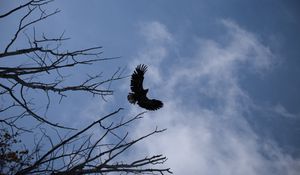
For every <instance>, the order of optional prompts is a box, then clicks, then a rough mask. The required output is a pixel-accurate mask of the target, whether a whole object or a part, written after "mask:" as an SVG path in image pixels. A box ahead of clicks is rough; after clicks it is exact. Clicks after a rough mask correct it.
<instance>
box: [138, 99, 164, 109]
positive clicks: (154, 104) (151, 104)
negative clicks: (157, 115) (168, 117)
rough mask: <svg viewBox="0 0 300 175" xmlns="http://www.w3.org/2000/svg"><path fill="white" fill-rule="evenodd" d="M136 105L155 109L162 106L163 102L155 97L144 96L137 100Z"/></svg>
mask: <svg viewBox="0 0 300 175" xmlns="http://www.w3.org/2000/svg"><path fill="white" fill-rule="evenodd" d="M138 105H139V106H140V107H142V108H145V109H148V110H151V111H154V110H157V109H159V108H161V107H163V103H162V102H161V101H159V100H156V99H151V100H150V99H148V98H144V99H141V100H140V101H138Z"/></svg>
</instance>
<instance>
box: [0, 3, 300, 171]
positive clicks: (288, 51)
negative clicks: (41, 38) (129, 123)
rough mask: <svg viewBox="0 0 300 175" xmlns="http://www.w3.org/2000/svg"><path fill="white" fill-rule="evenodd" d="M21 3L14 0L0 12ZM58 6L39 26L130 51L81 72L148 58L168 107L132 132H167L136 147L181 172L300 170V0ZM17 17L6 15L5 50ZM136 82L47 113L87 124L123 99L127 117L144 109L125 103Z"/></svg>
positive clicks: (151, 83)
mask: <svg viewBox="0 0 300 175" xmlns="http://www.w3.org/2000/svg"><path fill="white" fill-rule="evenodd" d="M1 3H3V2H1ZM1 6H2V5H1ZM12 6H14V4H13V3H11V2H8V1H5V3H3V6H2V8H1V7H0V10H1V12H2V11H6V10H5V9H7V8H9V7H12ZM52 8H53V9H55V8H59V9H60V10H61V13H59V14H58V15H56V16H54V17H52V18H49V19H48V20H47V21H45V22H42V23H40V24H39V25H38V26H37V30H38V31H42V32H45V33H47V34H49V35H53V36H54V35H58V34H60V33H61V32H63V31H66V36H69V37H71V40H70V41H68V42H67V43H66V48H70V49H74V48H82V47H89V46H96V45H101V46H104V49H103V51H104V54H103V57H114V56H121V58H120V59H118V60H114V61H111V62H106V63H101V64H97V65H94V66H92V67H85V68H83V69H82V70H81V71H84V72H89V73H90V72H98V71H103V72H104V73H105V75H107V76H109V75H111V74H112V73H113V72H114V71H115V70H117V68H118V67H122V68H125V74H126V75H127V74H128V75H129V74H131V72H132V70H133V69H134V68H135V66H136V65H137V64H140V63H144V64H147V65H148V66H149V70H148V72H147V74H146V77H145V84H144V85H145V86H146V87H149V89H150V92H149V93H150V94H149V95H150V96H151V97H154V98H155V97H157V98H159V99H161V100H162V101H163V102H164V104H165V106H164V108H162V109H161V110H158V111H155V112H148V113H146V114H145V118H144V120H142V121H141V122H140V123H139V124H138V125H136V126H135V127H133V128H130V130H131V132H132V133H133V135H136V136H138V135H141V134H144V133H146V132H147V131H149V130H152V129H153V128H155V126H159V127H161V128H168V130H167V131H166V132H165V133H163V134H161V135H160V136H157V137H153V138H151V139H150V140H148V141H146V142H144V143H142V144H140V145H138V146H137V147H136V149H137V152H140V153H149V154H150V153H163V154H165V155H166V156H167V157H168V161H167V162H166V165H167V166H169V167H171V168H172V170H173V171H174V173H175V174H180V175H181V174H182V175H183V174H190V175H198V174H225V175H227V174H245V175H248V174H249V175H252V174H289V175H294V174H297V172H299V171H300V159H299V156H300V150H299V148H300V139H299V134H300V93H299V92H298V91H299V89H300V78H299V75H300V69H299V66H300V60H299V57H300V35H299V31H300V23H299V22H298V21H299V17H300V11H299V8H300V3H299V2H298V1H296V0H295V1H292V0H290V1H284V0H276V1H275V0H251V1H246V0H228V1H222V0H201V1H196V0H195V1H193V0H189V1H174V0H173V1H171V0H161V1H158V0H153V1H146V0H134V1H116V0H111V1H96V0H94V1H79V0H77V1H72V3H70V1H66V0H62V1H56V2H54V3H52V4H50V6H49V10H51V9H52ZM14 21H15V20H13V19H9V20H8V21H4V22H1V23H0V28H1V30H2V31H5V32H1V34H0V36H1V38H3V39H2V40H1V41H0V44H1V48H2V47H3V44H4V43H7V41H9V38H10V37H9V35H4V33H10V32H13V31H14V30H12V29H13V28H14ZM5 22H6V23H5ZM19 43H20V46H22V44H24V43H25V42H24V41H19ZM17 47H18V46H15V48H17ZM81 71H80V72H70V73H72V74H73V75H79V76H80V74H81V73H82V72H81ZM129 83H130V81H129V79H123V80H120V81H119V82H116V83H113V85H112V88H113V89H114V90H115V95H114V96H112V97H110V98H108V102H103V101H102V100H99V98H91V97H87V96H84V95H76V94H71V95H70V96H69V98H68V99H67V100H65V101H64V102H63V103H62V104H60V105H56V104H53V107H52V108H51V109H50V110H49V112H48V115H49V116H53V119H52V120H53V121H60V122H61V123H70V121H72V126H76V127H80V126H81V125H82V124H83V123H89V122H91V121H93V120H94V119H95V117H96V116H99V114H106V113H108V112H110V111H112V110H114V109H116V108H118V107H124V108H125V112H124V113H125V114H128V115H133V114H137V113H139V112H142V111H143V110H142V109H140V108H138V107H137V106H133V105H130V104H128V102H127V101H126V96H127V93H128V91H129ZM58 109H59V111H60V113H59V114H60V115H59V116H57V112H56V111H57V110H58ZM55 116H57V117H55ZM74 118H76V120H74Z"/></svg>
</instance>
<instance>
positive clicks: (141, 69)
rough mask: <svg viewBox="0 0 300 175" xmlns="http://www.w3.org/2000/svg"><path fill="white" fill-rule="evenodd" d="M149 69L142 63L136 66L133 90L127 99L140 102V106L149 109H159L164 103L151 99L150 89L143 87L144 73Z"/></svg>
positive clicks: (132, 76) (132, 82) (131, 101)
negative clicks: (148, 94)
mask: <svg viewBox="0 0 300 175" xmlns="http://www.w3.org/2000/svg"><path fill="white" fill-rule="evenodd" d="M146 71H147V66H146V65H144V64H140V65H138V66H137V67H136V68H135V71H134V72H133V74H132V75H131V84H130V88H131V91H132V92H129V94H128V96H127V99H128V101H129V102H130V103H131V104H136V103H137V104H138V105H139V106H140V107H142V108H145V109H147V110H151V111H154V110H157V109H159V108H161V107H163V103H162V102H161V101H159V100H156V99H149V98H148V97H147V93H148V90H149V89H144V88H143V81H144V75H145V73H146Z"/></svg>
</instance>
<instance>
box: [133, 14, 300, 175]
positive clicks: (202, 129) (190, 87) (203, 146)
mask: <svg viewBox="0 0 300 175" xmlns="http://www.w3.org/2000/svg"><path fill="white" fill-rule="evenodd" d="M221 23H222V24H223V26H224V27H225V30H226V31H227V33H224V34H225V35H227V36H228V37H227V38H228V41H227V44H226V45H222V44H220V43H218V42H216V41H214V40H203V39H199V42H198V47H197V48H198V51H197V52H196V54H195V55H194V56H193V57H191V58H187V59H185V60H184V61H186V60H188V61H186V62H180V64H178V63H176V64H174V62H175V61H174V60H173V59H174V58H172V60H168V54H167V53H168V52H169V50H168V47H169V45H172V43H174V42H175V41H174V39H173V38H174V37H173V36H172V34H171V33H169V32H168V31H167V28H166V27H165V26H164V25H163V24H161V23H159V22H152V23H149V25H145V26H144V27H143V28H142V30H143V31H147V32H144V36H145V38H146V40H147V42H148V44H147V45H146V46H145V47H146V48H144V49H143V50H142V51H141V52H140V53H139V54H138V55H139V57H137V58H136V59H135V62H142V63H146V64H150V65H151V67H150V68H149V69H150V70H152V71H153V70H154V71H155V73H153V72H152V73H151V72H150V71H149V72H150V74H147V75H146V76H147V77H146V81H147V82H149V83H150V85H151V84H157V83H158V82H162V81H163V83H161V84H164V86H163V87H162V88H160V89H155V91H158V92H157V93H158V94H163V96H161V97H160V98H163V101H164V103H165V106H164V108H162V109H160V110H159V111H155V112H149V113H147V114H146V115H145V119H144V120H142V121H141V122H140V123H139V125H137V126H135V128H134V129H133V130H134V133H135V134H136V135H142V134H144V133H146V132H148V131H149V130H151V129H153V128H155V126H157V125H158V126H159V127H163V128H167V129H168V130H167V131H166V132H165V133H163V134H161V135H159V136H156V137H152V138H151V139H149V140H147V141H145V143H142V144H140V145H139V147H138V148H137V149H138V150H140V152H147V153H151V154H161V153H163V154H165V155H166V156H167V157H168V161H167V166H169V167H171V168H172V170H173V171H174V173H175V174H179V175H180V174H189V175H198V174H207V175H209V174H225V175H227V174H228V175H233V174H238V175H239V174H244V175H254V174H289V175H293V174H296V173H297V172H298V171H299V170H300V162H299V160H295V159H293V158H291V156H289V155H286V154H284V153H282V152H281V151H280V149H278V148H277V147H276V145H274V144H271V143H270V142H267V141H262V140H260V137H259V136H258V135H256V134H255V133H254V132H253V131H252V129H251V127H250V126H249V125H248V123H247V121H246V120H245V118H244V117H243V112H245V110H247V109H248V106H250V105H255V104H253V102H252V101H251V97H249V96H248V95H247V93H246V92H244V90H243V89H242V88H241V87H240V85H239V81H238V80H239V78H240V76H239V74H240V73H243V71H244V70H242V69H244V68H247V67H250V68H251V69H249V70H248V71H253V72H259V73H261V72H262V71H263V70H266V69H269V68H270V67H272V63H273V60H274V58H275V57H274V55H273V54H272V53H271V52H270V50H269V49H268V47H267V46H264V45H263V44H262V43H261V42H259V40H258V39H257V38H256V36H255V35H254V34H251V33H250V32H247V31H246V30H244V29H242V28H241V27H239V26H238V25H237V24H235V23H234V22H232V21H229V20H223V21H221ZM160 37H161V38H160ZM165 40H170V41H171V40H172V42H168V43H166V42H165ZM156 49H158V50H163V52H161V53H160V54H157V55H155V54H154V53H158V52H157V50H156ZM162 53H164V54H162ZM155 56H158V57H159V58H154V57H155ZM153 59H154V61H153ZM156 59H157V60H156ZM162 60H164V61H166V62H167V63H169V67H171V68H170V69H169V71H170V72H169V73H166V74H165V73H164V74H162V73H161V72H162V70H160V69H161V67H162V65H161V63H162ZM173 61H174V62H173ZM171 71H172V72H171ZM150 91H151V88H150ZM203 99H204V100H203ZM205 100H207V101H205ZM201 101H202V102H203V103H201ZM209 103H211V104H213V105H212V106H213V107H207V104H209ZM136 110H137V107H136V106H134V107H133V111H134V112H136ZM268 156H269V157H268Z"/></svg>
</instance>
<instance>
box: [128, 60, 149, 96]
mask: <svg viewBox="0 0 300 175" xmlns="http://www.w3.org/2000/svg"><path fill="white" fill-rule="evenodd" d="M146 71H147V66H146V65H144V64H140V65H138V66H137V67H136V68H135V71H134V72H133V74H132V75H131V84H130V88H131V91H132V92H134V93H139V92H141V91H143V90H144V88H143V81H144V74H145V73H146Z"/></svg>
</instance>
